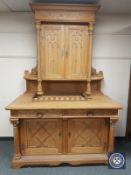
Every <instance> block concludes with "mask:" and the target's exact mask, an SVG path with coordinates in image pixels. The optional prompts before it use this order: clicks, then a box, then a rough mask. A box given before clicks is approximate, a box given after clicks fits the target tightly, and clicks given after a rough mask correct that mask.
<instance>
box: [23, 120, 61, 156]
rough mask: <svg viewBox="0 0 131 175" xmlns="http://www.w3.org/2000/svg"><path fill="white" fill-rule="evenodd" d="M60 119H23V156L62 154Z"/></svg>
mask: <svg viewBox="0 0 131 175" xmlns="http://www.w3.org/2000/svg"><path fill="white" fill-rule="evenodd" d="M61 132H62V124H61V120H60V119H30V120H29V119H25V120H23V124H22V125H21V151H22V154H23V155H42V154H60V153H61V152H62V138H61Z"/></svg>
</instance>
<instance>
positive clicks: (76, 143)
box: [68, 119, 109, 154]
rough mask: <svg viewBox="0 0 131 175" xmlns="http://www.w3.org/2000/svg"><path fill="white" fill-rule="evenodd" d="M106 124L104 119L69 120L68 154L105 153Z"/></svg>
mask: <svg viewBox="0 0 131 175" xmlns="http://www.w3.org/2000/svg"><path fill="white" fill-rule="evenodd" d="M108 123H109V122H107V120H104V119H70V120H69V123H68V129H69V142H68V149H69V150H68V151H69V153H76V154H77V153H78V154H82V153H104V152H106V151H107V142H108Z"/></svg>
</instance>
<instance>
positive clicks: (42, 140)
mask: <svg viewBox="0 0 131 175" xmlns="http://www.w3.org/2000/svg"><path fill="white" fill-rule="evenodd" d="M20 122H21V124H20V138H21V139H20V142H21V143H20V149H21V154H22V155H24V156H30V155H50V154H52V155H53V154H89V153H93V154H96V153H106V152H107V149H108V136H109V121H108V119H23V120H21V121H20Z"/></svg>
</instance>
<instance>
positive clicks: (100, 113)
mask: <svg viewBox="0 0 131 175" xmlns="http://www.w3.org/2000/svg"><path fill="white" fill-rule="evenodd" d="M117 113H118V112H117V111H116V110H85V109H81V110H80V109H78V110H76V109H75V110H70V109H68V110H29V111H19V112H18V114H16V115H17V116H18V117H19V118H38V119H39V118H45V119H46V118H109V117H111V116H115V115H117ZM14 116H15V115H14Z"/></svg>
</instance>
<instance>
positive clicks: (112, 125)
mask: <svg viewBox="0 0 131 175" xmlns="http://www.w3.org/2000/svg"><path fill="white" fill-rule="evenodd" d="M117 120H118V117H115V118H110V121H109V122H110V126H109V147H108V152H113V150H114V134H115V123H116V122H117Z"/></svg>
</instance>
